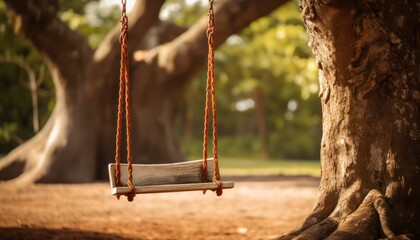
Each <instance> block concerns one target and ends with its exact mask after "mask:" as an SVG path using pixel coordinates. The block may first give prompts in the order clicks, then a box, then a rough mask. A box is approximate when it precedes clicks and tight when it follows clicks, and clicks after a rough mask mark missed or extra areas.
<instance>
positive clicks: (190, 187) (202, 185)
mask: <svg viewBox="0 0 420 240" xmlns="http://www.w3.org/2000/svg"><path fill="white" fill-rule="evenodd" d="M202 163H203V160H196V161H189V162H180V163H170V164H133V165H132V166H133V184H134V186H135V188H136V190H135V193H136V194H142V193H160V192H181V191H203V190H216V189H217V184H216V183H214V182H213V181H212V177H213V172H214V171H213V159H211V158H209V159H207V164H208V167H207V182H202V181H201V172H202ZM108 171H109V180H110V184H111V193H112V194H113V195H124V194H127V193H130V188H129V187H128V186H127V179H128V177H127V176H128V171H127V164H126V163H121V164H120V171H121V180H120V185H121V186H116V183H115V163H111V164H109V165H108ZM233 186H234V183H233V182H232V181H224V182H222V187H223V188H224V189H226V188H233Z"/></svg>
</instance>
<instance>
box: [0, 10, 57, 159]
mask: <svg viewBox="0 0 420 240" xmlns="http://www.w3.org/2000/svg"><path fill="white" fill-rule="evenodd" d="M0 35H1V36H2V40H1V41H0V57H1V58H2V59H3V60H1V61H0V79H1V81H0V153H3V152H8V151H10V150H11V149H13V148H14V147H16V146H17V145H18V144H20V143H21V142H22V141H24V140H25V139H28V138H30V137H31V136H33V134H34V130H33V127H32V105H31V97H30V91H29V81H28V75H27V73H26V72H25V71H24V70H23V69H22V68H21V67H19V66H18V65H17V64H16V63H13V62H10V61H8V60H6V59H5V58H7V57H19V58H21V59H22V60H24V61H25V62H26V63H27V64H28V65H29V66H30V67H31V69H32V70H33V71H34V72H35V74H36V75H39V73H40V71H42V68H45V63H44V61H43V59H42V56H41V55H40V54H39V53H38V52H37V51H36V50H35V49H34V48H33V47H32V46H31V44H30V43H29V42H28V41H27V40H26V39H25V38H23V37H21V36H18V35H16V34H14V32H13V29H12V28H11V26H10V25H9V24H8V19H7V15H6V7H5V3H4V2H0ZM44 78H45V80H44V81H43V82H42V84H41V85H40V92H39V94H40V95H39V98H38V100H39V107H40V108H39V111H40V115H41V117H40V123H41V126H42V125H43V124H44V123H45V122H46V120H47V118H48V116H49V113H50V111H51V108H50V107H48V106H51V105H54V95H53V91H52V89H53V84H52V82H51V76H50V75H49V74H48V73H46V74H45V77H44Z"/></svg>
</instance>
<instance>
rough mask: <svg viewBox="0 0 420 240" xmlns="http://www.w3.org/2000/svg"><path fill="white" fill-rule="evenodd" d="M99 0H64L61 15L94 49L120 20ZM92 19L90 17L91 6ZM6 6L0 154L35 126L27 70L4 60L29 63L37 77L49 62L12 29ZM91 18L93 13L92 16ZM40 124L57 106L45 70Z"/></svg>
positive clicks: (0, 48)
mask: <svg viewBox="0 0 420 240" xmlns="http://www.w3.org/2000/svg"><path fill="white" fill-rule="evenodd" d="M98 3H99V0H66V1H64V0H61V1H60V4H61V5H60V7H61V10H60V13H59V15H60V17H61V19H62V20H63V21H64V22H66V23H67V24H68V26H69V27H70V28H71V29H73V30H77V31H78V32H80V33H81V34H82V35H84V36H86V38H87V40H88V42H89V43H90V45H91V46H92V47H93V48H95V47H97V46H98V44H99V43H100V41H101V40H102V39H103V38H104V37H105V35H106V34H107V33H108V32H109V30H110V29H111V28H112V27H113V26H115V23H117V22H118V19H119V11H118V6H115V7H114V8H110V9H108V10H107V11H100V10H99V8H98ZM89 8H91V9H90V10H89V12H90V14H91V15H93V19H90V20H89V19H88V17H89V16H88V14H87V9H89ZM6 10H7V9H6V6H5V3H4V2H3V1H1V2H0V35H1V36H2V38H1V41H0V58H3V60H2V61H0V79H1V81H0V153H6V152H9V151H10V150H12V149H13V148H15V147H16V146H17V145H19V144H20V143H22V142H23V141H24V140H26V139H29V138H30V137H32V136H33V135H34V134H35V133H34V130H33V127H32V102H31V96H30V91H29V82H28V76H27V73H26V72H25V71H24V69H22V68H21V67H19V66H18V65H17V64H16V63H13V62H10V61H8V60H4V58H7V57H18V58H20V59H22V60H23V61H24V62H26V63H27V64H28V65H29V66H30V68H31V69H32V71H34V72H35V75H36V76H39V75H40V72H41V71H42V68H44V69H45V66H46V65H47V64H46V62H45V60H44V59H43V57H42V56H41V54H40V53H39V52H38V51H37V50H36V49H35V48H34V47H33V46H32V45H31V43H30V42H29V41H28V40H26V39H25V38H24V37H22V36H20V35H16V34H15V33H14V32H13V29H12V27H11V26H10V25H9V23H8V19H7V13H6ZM91 17H92V16H91ZM38 101H39V102H38V106H39V115H40V126H41V127H42V126H43V125H44V124H45V122H46V121H47V119H48V117H49V116H50V114H51V111H52V109H53V107H54V103H55V97H54V85H53V83H52V79H51V75H50V73H49V71H48V69H46V71H45V75H44V78H43V81H42V84H41V85H40V86H39V92H38Z"/></svg>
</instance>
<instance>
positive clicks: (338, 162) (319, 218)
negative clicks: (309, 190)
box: [280, 0, 420, 239]
mask: <svg viewBox="0 0 420 240" xmlns="http://www.w3.org/2000/svg"><path fill="white" fill-rule="evenodd" d="M418 7H419V5H418V3H417V6H416V1H415V0H409V1H385V0H374V1H366V0H364V1H314V0H302V1H301V8H302V16H303V18H304V21H305V24H306V26H307V30H308V34H309V36H310V44H311V47H312V49H313V51H314V54H315V56H316V60H317V63H318V67H319V69H320V85H321V91H320V97H321V102H322V107H323V138H322V144H321V165H322V178H321V183H320V188H319V195H318V200H317V202H316V204H315V207H314V210H313V212H312V214H311V215H310V216H309V217H308V218H307V219H306V221H305V223H304V224H303V225H302V226H301V227H300V228H299V229H297V230H296V231H294V232H292V233H289V234H287V235H285V236H283V237H281V238H280V239H378V238H392V239H394V237H396V236H397V235H401V236H400V237H401V238H398V239H415V238H416V237H420V228H419V227H418V226H419V225H420V205H419V202H420V186H419V182H420V132H419V124H420V109H419V106H420V79H419V64H420V61H419V46H420V42H419V39H420V38H419V32H418V25H419V22H418V21H419V15H418V14H419V9H418ZM404 237H405V238H404ZM395 239H396V238H395Z"/></svg>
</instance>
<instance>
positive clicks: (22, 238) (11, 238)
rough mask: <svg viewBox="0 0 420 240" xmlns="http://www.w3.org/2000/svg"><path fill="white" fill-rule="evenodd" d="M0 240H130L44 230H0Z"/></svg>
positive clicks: (103, 234) (63, 230)
mask: <svg viewBox="0 0 420 240" xmlns="http://www.w3.org/2000/svg"><path fill="white" fill-rule="evenodd" d="M0 239H8V240H52V239H54V240H70V239H71V240H76V239H80V240H82V239H83V240H131V238H126V237H122V236H118V235H115V234H108V233H100V232H90V231H77V230H71V229H46V228H28V227H23V228H0Z"/></svg>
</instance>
